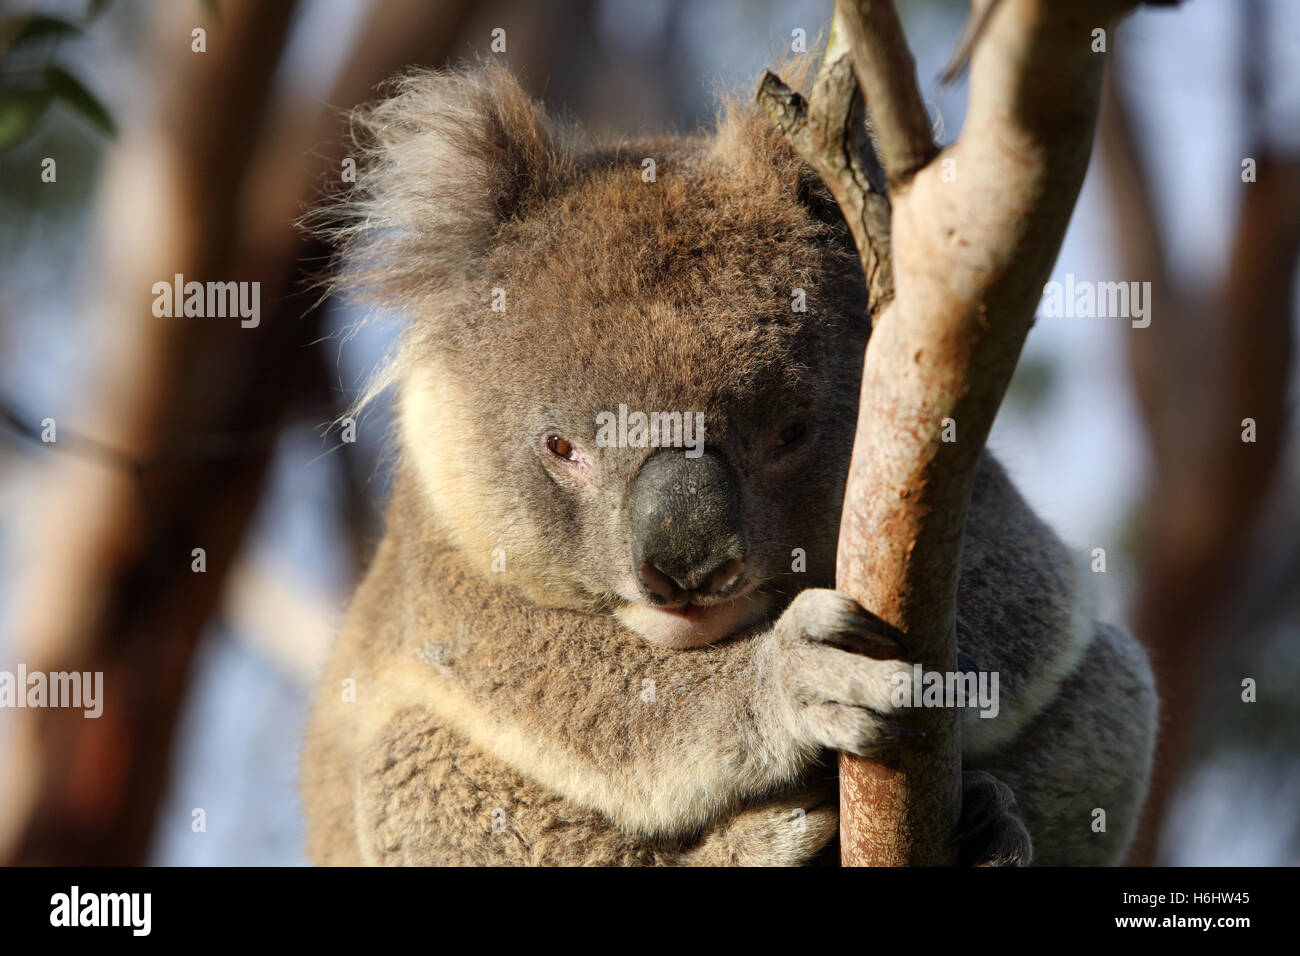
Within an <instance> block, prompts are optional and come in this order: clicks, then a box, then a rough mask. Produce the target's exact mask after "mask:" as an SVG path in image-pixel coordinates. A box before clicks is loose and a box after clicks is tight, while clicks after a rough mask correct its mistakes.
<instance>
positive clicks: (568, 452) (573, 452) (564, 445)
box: [546, 435, 578, 461]
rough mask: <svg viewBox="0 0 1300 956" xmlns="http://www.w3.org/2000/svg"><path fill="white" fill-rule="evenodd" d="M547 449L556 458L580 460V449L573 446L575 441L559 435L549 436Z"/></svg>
mask: <svg viewBox="0 0 1300 956" xmlns="http://www.w3.org/2000/svg"><path fill="white" fill-rule="evenodd" d="M546 450H547V451H549V452H550V453H551V454H552V455H554V456H555V457H556V458H563V459H564V460H565V461H577V460H578V450H577V449H576V448H574V447H573V443H572V442H570V441H569V440H568V439H566V438H561V437H560V436H559V435H549V436H547V439H546Z"/></svg>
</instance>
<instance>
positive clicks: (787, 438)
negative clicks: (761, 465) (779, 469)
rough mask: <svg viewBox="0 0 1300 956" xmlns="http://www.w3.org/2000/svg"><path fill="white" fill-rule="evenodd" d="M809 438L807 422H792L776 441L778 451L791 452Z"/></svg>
mask: <svg viewBox="0 0 1300 956" xmlns="http://www.w3.org/2000/svg"><path fill="white" fill-rule="evenodd" d="M807 437H808V423H807V422H791V423H790V424H789V425H786V426H785V428H784V429H782V430H781V434H780V436H778V437H777V440H776V450H777V451H789V450H790V449H791V448H794V447H795V446H796V445H798V444H799V443H800V442H801V441H803V440H804V439H805V438H807Z"/></svg>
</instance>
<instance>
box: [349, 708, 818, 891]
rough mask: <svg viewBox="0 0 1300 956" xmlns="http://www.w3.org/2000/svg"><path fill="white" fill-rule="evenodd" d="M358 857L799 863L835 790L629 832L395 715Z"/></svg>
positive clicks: (377, 760) (362, 795)
mask: <svg viewBox="0 0 1300 956" xmlns="http://www.w3.org/2000/svg"><path fill="white" fill-rule="evenodd" d="M360 771H361V774H360V776H361V779H360V786H359V787H358V788H357V799H356V807H355V813H356V824H357V827H356V832H357V836H358V850H359V859H360V860H364V861H366V862H370V863H377V864H384V865H406V866H412V865H415V866H428V865H442V866H447V865H470V866H538V865H544V866H725V865H749V866H771V865H777V866H781V865H796V864H800V863H805V862H807V861H808V860H810V859H812V858H813V857H815V856H816V855H817V853H818V852H819V851H820V850H821V849H822V848H823V847H825V846H826V845H827V844H828V843H829V842H830V841H831V840H832V839H833V838H834V836H835V834H836V828H837V814H836V809H835V805H834V799H833V793H831V792H830V791H829V789H828V790H827V791H826V792H822V793H813V792H811V791H802V792H792V793H789V794H785V795H782V796H780V797H772V798H768V799H766V800H763V801H758V802H756V803H755V804H753V805H750V806H746V807H744V808H743V809H741V810H739V811H737V812H736V813H734V814H732V815H731V816H729V817H727V818H726V819H725V820H722V821H719V822H718V824H717V825H715V826H712V827H709V828H708V829H706V830H705V831H704V832H702V833H700V834H696V835H691V836H690V837H686V838H682V839H671V838H670V839H657V838H650V837H645V836H641V835H639V834H633V833H628V832H626V831H624V830H621V829H620V828H618V827H616V826H615V825H614V824H613V823H611V822H610V821H609V820H608V819H607V818H605V817H604V816H603V815H601V814H600V813H597V812H596V811H593V810H589V809H586V808H584V807H579V806H576V805H575V804H573V803H571V802H569V801H567V800H565V799H564V798H563V797H561V796H559V795H557V794H555V793H553V792H551V791H550V790H548V789H547V788H544V787H542V786H540V785H539V784H537V783H536V782H535V781H533V780H530V779H529V778H528V777H525V776H523V775H521V774H519V773H517V772H515V771H513V770H511V769H510V768H508V767H506V766H505V765H503V764H501V763H500V762H499V761H496V760H493V759H492V758H491V757H488V756H487V755H486V754H484V753H482V752H481V751H480V750H479V749H478V748H477V747H476V746H475V745H474V744H473V742H472V741H470V740H468V739H466V738H464V737H461V736H460V735H458V734H456V733H454V732H452V731H450V730H448V729H447V728H446V727H445V726H443V725H441V724H440V723H439V722H438V720H437V718H436V717H434V715H432V714H431V713H429V712H428V711H426V710H423V709H420V708H411V709H408V710H404V711H402V712H400V713H398V714H395V715H394V716H393V718H392V719H391V720H390V721H389V723H388V724H387V725H386V726H385V727H384V728H383V729H382V730H381V731H380V732H379V733H378V734H377V735H376V737H375V739H374V740H373V741H372V742H371V746H370V747H369V748H368V749H367V754H366V759H365V763H364V764H363V765H362V766H361V768H360Z"/></svg>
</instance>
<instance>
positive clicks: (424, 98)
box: [307, 64, 570, 305]
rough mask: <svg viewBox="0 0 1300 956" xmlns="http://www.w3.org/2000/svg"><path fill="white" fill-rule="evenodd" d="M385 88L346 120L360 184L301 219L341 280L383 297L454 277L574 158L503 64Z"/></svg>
mask: <svg viewBox="0 0 1300 956" xmlns="http://www.w3.org/2000/svg"><path fill="white" fill-rule="evenodd" d="M389 93H390V95H389V96H388V97H387V98H385V99H383V100H380V101H379V102H377V103H375V104H373V105H370V106H365V107H362V108H360V109H358V110H357V111H356V112H355V113H354V114H353V116H352V133H353V141H354V144H355V150H356V152H357V153H358V154H359V155H358V156H357V159H358V162H357V171H356V180H357V181H356V184H355V185H354V186H352V187H351V188H350V189H349V190H348V191H347V192H345V193H343V194H342V195H340V196H339V197H337V198H336V199H335V200H334V201H333V202H330V203H328V204H326V205H325V206H324V207H323V208H322V209H321V210H319V211H318V212H317V213H316V214H314V215H313V216H310V217H308V221H307V225H308V227H309V228H315V229H316V230H317V231H318V232H319V233H320V234H322V235H324V236H325V237H326V238H328V239H329V240H330V241H331V242H333V243H334V244H335V246H336V248H337V250H338V257H339V259H340V260H341V261H340V263H339V264H340V265H342V266H344V267H345V268H344V269H342V270H336V271H337V272H338V274H339V275H340V278H339V280H338V285H339V286H341V287H342V288H344V289H346V290H347V291H348V292H349V293H355V294H356V295H358V297H360V298H362V299H364V300H367V301H371V302H382V303H386V304H389V305H391V304H392V303H394V302H406V303H411V302H414V301H419V300H420V299H421V298H423V297H427V296H431V295H432V296H436V295H438V294H440V293H442V292H444V291H445V290H446V289H448V288H449V287H450V286H453V285H455V284H456V283H457V282H458V281H462V280H463V278H464V277H465V275H466V274H467V273H468V272H469V271H470V270H471V269H472V267H473V264H474V262H475V261H476V260H478V259H479V258H480V257H482V256H483V255H484V254H485V253H486V252H487V251H488V250H489V249H490V247H491V244H492V242H493V239H494V237H495V236H496V234H497V231H498V230H499V229H500V227H501V225H502V224H503V223H505V222H507V221H509V220H511V219H513V218H515V217H519V216H523V215H525V214H526V212H527V209H528V206H529V204H530V203H531V202H533V201H535V200H536V199H540V198H544V197H545V196H546V195H548V194H550V193H552V192H553V190H554V187H555V186H556V184H557V183H558V182H559V181H560V180H561V179H562V177H563V176H564V174H565V171H566V170H567V169H568V168H569V166H570V163H569V161H568V159H567V158H566V156H565V154H564V153H563V152H562V150H561V147H560V146H559V145H558V143H557V138H558V135H557V131H556V126H555V124H553V123H552V121H550V120H549V119H548V117H547V116H546V115H545V114H544V113H543V112H542V110H541V109H540V108H539V107H538V106H537V104H536V103H534V102H533V100H532V99H531V98H530V97H529V96H528V94H527V93H525V92H524V90H523V89H522V87H520V85H519V83H518V81H516V80H515V78H514V77H513V76H512V75H511V74H510V72H509V71H508V70H506V69H505V68H504V67H501V66H498V65H492V64H484V65H479V66H475V67H471V68H468V69H463V70H458V71H442V72H432V71H427V70H426V71H416V72H412V73H408V74H406V75H405V76H403V77H402V78H400V79H399V80H397V81H395V83H394V86H393V88H392V89H391V90H390V91H389Z"/></svg>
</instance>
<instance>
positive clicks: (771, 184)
mask: <svg viewBox="0 0 1300 956" xmlns="http://www.w3.org/2000/svg"><path fill="white" fill-rule="evenodd" d="M777 73H778V74H779V75H781V76H782V77H784V78H785V79H786V81H787V82H788V83H789V84H790V85H791V86H792V87H793V88H794V89H803V88H805V87H806V86H808V85H809V83H810V82H811V75H810V74H811V60H810V59H809V58H807V57H803V58H801V59H799V60H792V61H790V62H788V63H786V64H784V65H782V66H781V67H779V68H778V69H777ZM717 130H718V133H717V138H716V140H715V141H714V154H715V155H716V156H717V158H718V159H720V160H721V161H722V162H723V163H724V164H725V165H726V167H727V168H728V169H729V170H730V171H731V172H732V175H733V176H734V177H735V178H736V180H737V181H739V182H743V183H745V184H746V188H747V189H749V190H753V191H758V192H767V191H775V192H780V193H782V194H785V195H787V196H789V197H790V198H792V199H794V200H795V201H796V202H798V203H799V205H801V206H803V207H804V209H805V210H806V211H807V212H808V214H809V215H811V217H812V218H813V219H814V220H816V221H817V222H820V223H822V224H824V225H826V226H829V227H830V229H831V232H832V233H833V234H834V235H835V236H836V237H837V238H839V239H841V240H843V241H847V242H848V243H849V246H850V247H851V246H852V236H851V235H850V234H849V231H848V226H847V224H846V223H845V222H844V216H843V214H842V213H841V212H840V208H839V206H838V205H837V204H836V202H835V199H834V197H832V196H831V193H830V190H829V189H827V188H826V184H825V183H823V182H822V178H821V176H820V175H818V174H817V172H816V170H814V169H813V168H812V167H811V166H809V165H808V164H807V163H806V162H804V161H803V159H802V158H801V157H800V156H799V155H798V153H796V152H795V150H794V147H792V146H791V145H790V143H789V141H788V140H786V138H785V137H784V136H782V135H781V133H780V132H779V131H778V130H777V129H776V127H775V126H773V125H772V122H771V121H770V120H769V119H768V118H767V117H766V116H764V115H763V112H762V110H760V109H759V107H758V105H757V104H756V103H755V102H754V98H753V96H752V95H751V96H748V97H741V96H738V95H731V96H725V97H723V99H722V110H721V113H720V114H719V116H718V120H717Z"/></svg>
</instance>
